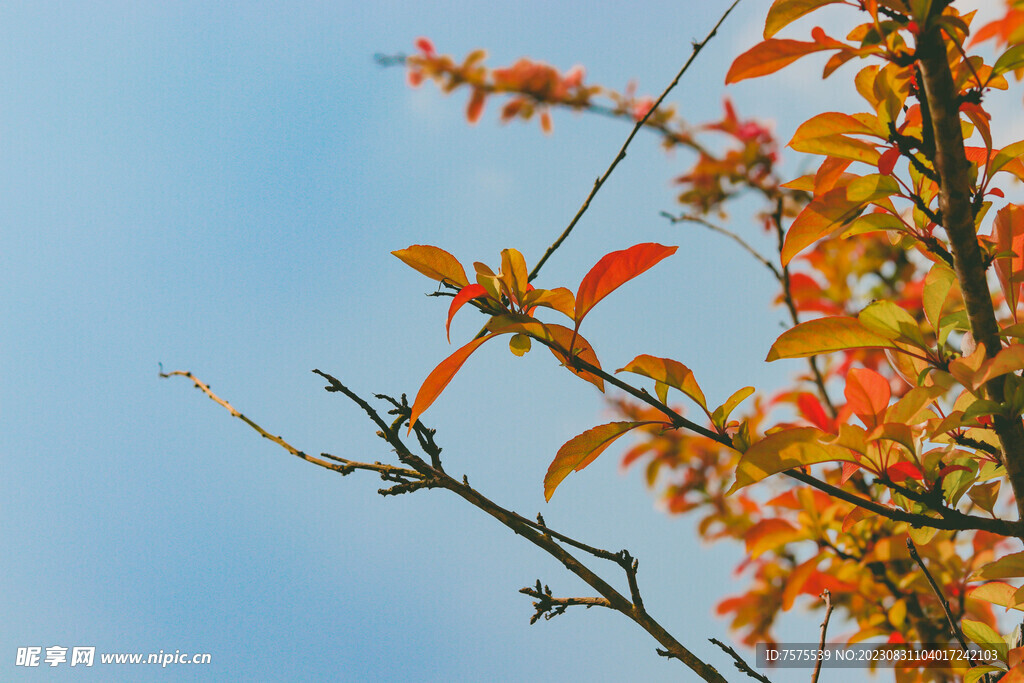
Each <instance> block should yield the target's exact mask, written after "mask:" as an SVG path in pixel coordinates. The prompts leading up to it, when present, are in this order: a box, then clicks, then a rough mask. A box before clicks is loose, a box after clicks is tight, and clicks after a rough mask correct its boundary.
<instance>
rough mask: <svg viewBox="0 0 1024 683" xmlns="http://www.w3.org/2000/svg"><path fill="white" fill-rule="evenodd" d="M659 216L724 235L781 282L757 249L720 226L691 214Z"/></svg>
mask: <svg viewBox="0 0 1024 683" xmlns="http://www.w3.org/2000/svg"><path fill="white" fill-rule="evenodd" d="M661 215H662V216H664V217H665V218H667V219H669V220H670V221H671V222H672V223H696V224H697V225H702V226H704V227H705V228H707V229H708V230H710V231H711V232H717V233H718V234H719V235H724V236H726V237H728V238H729V239H731V240H732V241H734V242H735V243H736V244H738V245H740V247H741V248H742V249H743V250H744V251H746V252H747V253H748V254H750V255H751V256H753V257H754V259H755V260H757V262H758V263H760V264H761V265H762V266H764V267H765V268H767V269H768V270H770V271H771V272H772V275H774V276H775V279H776V280H778V281H779V282H782V273H780V272H779V269H778V268H776V267H775V264H774V263H772V262H771V261H769V260H768V259H766V258H765V257H764V256H762V255H761V253H760V252H758V251H757V249H754V248H753V247H752V246H750V244H749V243H748V242H747V241H746V240H745V239H743V238H742V237H740V236H739V235H737V234H736V233H734V232H733V231H732V230H727V229H725V228H723V227H721V226H720V225H715V224H714V223H712V222H711V221H709V220H707V219H705V218H703V217H701V216H695V215H693V214H688V213H684V214H682V215H679V216H673V215H672V214H670V213H669V212H667V211H662V212H661Z"/></svg>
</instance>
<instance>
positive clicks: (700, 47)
mask: <svg viewBox="0 0 1024 683" xmlns="http://www.w3.org/2000/svg"><path fill="white" fill-rule="evenodd" d="M738 4H739V0H736V1H735V2H733V3H732V5H730V6H729V9H727V10H725V14H723V15H722V17H721V19H719V20H718V23H717V24H715V26H714V28H712V29H711V32H710V33H708V34H707V35H706V36H705V37H704V40H702V41H700V42H699V43H694V44H693V51H692V52H691V53H690V58H689V59H687V60H686V63H685V64H683V66H682V68H681V69H680V70H679V73H677V74H676V77H675V78H673V79H672V82H671V83H669V84H668V87H667V88H665V90H664V91H663V92H662V93H661V96H660V97H659V98H658V99H657V101H655V103H654V105H653V106H652V107H651V108H650V109H649V110H648V111H647V113H646V114H644V117H643V118H642V119H640V120H639V121H637V122H636V125H634V126H633V130H632V131H631V132H630V134H629V137H627V138H626V141H625V142H624V143H623V144H622V148H621V149H620V150H619V153H618V154H616V155H615V158H614V159H613V160H612V163H611V165H610V166H608V169H607V170H606V171H605V172H604V174H603V175H602V176H601V177H600V178H598V179H597V180H596V181H594V187H593V188H592V189H591V190H590V194H588V195H587V198H586V199H585V200H584V201H583V205H582V206H581V207H580V209H579V211H577V212H576V215H575V216H574V217H573V219H572V221H570V223H569V227H567V228H566V229H565V230H564V231H563V232H562V234H561V235H559V236H558V239H556V240H555V241H554V242H553V243H552V244H551V246H550V247H548V249H547V251H545V252H544V255H543V256H542V257H541V259H540V261H538V262H537V265H535V266H534V267H533V270H531V271H530V275H529V278H528V281H529V282H533V280H534V279H535V278H536V277H537V275H539V274H540V269H541V268H542V267H543V266H544V264H545V263H546V262H547V260H548V259H549V258H550V257H551V255H552V254H554V253H555V251H556V250H557V249H558V248H559V247H560V246H562V242H564V241H565V239H566V238H567V237H568V236H569V233H571V232H572V231H573V228H575V227H576V224H577V223H579V221H580V219H581V218H582V217H583V214H585V213H586V212H587V209H588V208H590V202H591V200H593V199H594V197H595V196H596V195H597V192H598V190H600V189H601V186H602V185H604V183H605V181H606V180H608V176H610V175H611V174H612V171H614V170H615V167H616V166H618V165H619V162H620V161H622V160H623V159H625V158H626V148H627V147H629V143H631V142H632V141H633V138H634V137H635V136H636V134H637V131H639V130H640V129H641V128H643V126H644V124H645V123H646V122H647V119H649V118H650V117H651V114H653V113H654V112H655V110H656V109H657V108H658V107H659V106H660V105H661V103H662V102H663V101H664V100H665V98H666V97H667V96H668V94H669V93H670V92H671V91H672V89H673V88H675V87H676V85H677V84H678V83H679V79H680V78H682V77H683V74H685V73H686V71H687V70H688V69H689V68H690V64H692V63H693V60H694V59H696V57H697V55H698V54H700V51H701V50H703V49H704V46H705V45H707V44H708V41H710V40H711V39H712V38H714V37H715V34H716V33H717V32H718V29H719V27H721V25H722V23H723V22H724V21H725V18H726V17H728V16H729V13H730V12H732V10H733V8H735V7H736V5H738Z"/></svg>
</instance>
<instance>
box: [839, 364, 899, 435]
mask: <svg viewBox="0 0 1024 683" xmlns="http://www.w3.org/2000/svg"><path fill="white" fill-rule="evenodd" d="M844 393H845V396H846V403H847V405H848V406H849V407H850V409H851V410H853V412H854V414H855V415H857V417H859V418H860V419H861V421H862V422H863V423H864V424H865V426H867V427H868V428H871V427H874V426H876V425H878V424H880V423H881V422H882V416H883V415H884V414H885V411H886V409H887V408H888V407H889V399H890V398H892V391H891V390H890V388H889V381H888V380H887V379H885V378H884V377H882V376H881V375H879V374H878V373H877V372H875V371H874V370H870V369H868V368H850V371H849V372H848V373H847V374H846V388H845V389H844Z"/></svg>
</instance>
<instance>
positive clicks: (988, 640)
mask: <svg viewBox="0 0 1024 683" xmlns="http://www.w3.org/2000/svg"><path fill="white" fill-rule="evenodd" d="M960 628H961V629H962V630H963V632H964V635H965V636H967V637H968V638H970V639H971V640H972V641H973V642H974V643H975V644H976V645H978V647H980V648H981V649H982V650H988V649H994V650H996V651H998V652H999V661H1001V662H1005V661H1007V658H1008V650H1009V648H1007V647H1006V642H1004V641H1003V637H1002V636H1000V635H999V634H998V633H996V631H995V629H994V628H992V627H991V626H989V625H988V624H986V623H984V622H981V621H972V620H971V619H961V620H960Z"/></svg>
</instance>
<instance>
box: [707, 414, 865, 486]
mask: <svg viewBox="0 0 1024 683" xmlns="http://www.w3.org/2000/svg"><path fill="white" fill-rule="evenodd" d="M827 436H829V435H827V434H826V433H825V432H823V431H821V430H820V429H815V428H814V427H797V428H795V429H786V430H783V431H780V432H775V433H774V434H769V435H768V436H766V437H764V438H763V439H761V440H760V441H758V442H757V443H755V444H754V445H753V446H751V447H750V448H748V449H747V452H746V453H744V454H743V457H741V458H740V462H739V466H738V467H737V468H736V482H735V483H734V484H733V485H732V488H730V489H729V491H728V492H727V493H726V495H731V494H732V493H735V492H736V491H738V490H739V489H741V488H743V487H745V486H749V485H751V484H753V483H756V482H759V481H761V480H762V479H764V478H765V477H768V476H770V475H772V474H777V473H779V472H785V471H786V470H791V469H793V468H794V467H803V466H806V465H814V464H816V463H819V462H832V461H842V462H856V461H857V460H856V458H855V457H854V455H853V452H852V451H850V450H849V449H846V448H843V447H842V446H836V445H833V444H829V443H823V442H822V441H821V438H823V437H827Z"/></svg>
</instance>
